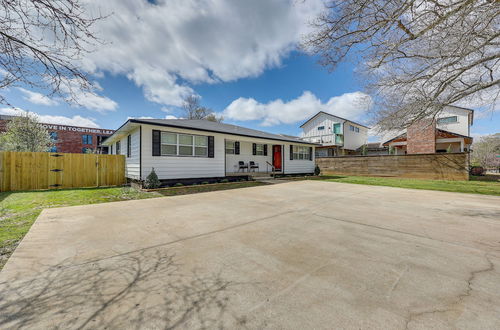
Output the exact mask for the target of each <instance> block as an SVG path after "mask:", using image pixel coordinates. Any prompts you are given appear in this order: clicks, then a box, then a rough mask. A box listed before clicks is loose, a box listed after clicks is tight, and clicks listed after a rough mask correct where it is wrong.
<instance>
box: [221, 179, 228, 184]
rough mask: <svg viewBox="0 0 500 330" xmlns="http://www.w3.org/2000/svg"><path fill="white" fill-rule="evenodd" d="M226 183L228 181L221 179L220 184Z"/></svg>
mask: <svg viewBox="0 0 500 330" xmlns="http://www.w3.org/2000/svg"><path fill="white" fill-rule="evenodd" d="M228 182H229V180H228V179H222V180H220V183H228Z"/></svg>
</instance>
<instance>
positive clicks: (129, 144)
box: [127, 135, 132, 158]
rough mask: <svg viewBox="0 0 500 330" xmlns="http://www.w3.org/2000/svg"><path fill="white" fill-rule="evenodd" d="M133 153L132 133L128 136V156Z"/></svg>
mask: <svg viewBox="0 0 500 330" xmlns="http://www.w3.org/2000/svg"><path fill="white" fill-rule="evenodd" d="M131 155H132V138H131V136H130V135H128V136H127V157H129V158H130V156H131Z"/></svg>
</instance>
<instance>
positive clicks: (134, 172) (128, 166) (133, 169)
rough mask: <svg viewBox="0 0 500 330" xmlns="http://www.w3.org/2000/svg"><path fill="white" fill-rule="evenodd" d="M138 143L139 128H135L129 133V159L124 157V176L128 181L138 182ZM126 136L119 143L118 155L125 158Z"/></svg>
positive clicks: (126, 150)
mask: <svg viewBox="0 0 500 330" xmlns="http://www.w3.org/2000/svg"><path fill="white" fill-rule="evenodd" d="M139 141H140V134H139V128H136V129H135V130H134V131H132V132H131V133H130V157H125V176H126V177H127V178H130V179H135V180H139V179H140V177H139V175H140V170H139V167H140V165H139ZM127 143H128V135H126V136H124V137H123V138H122V139H121V140H120V141H119V144H120V154H121V155H125V156H127V153H128V148H129V146H128V145H127Z"/></svg>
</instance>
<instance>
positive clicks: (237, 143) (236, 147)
mask: <svg viewBox="0 0 500 330" xmlns="http://www.w3.org/2000/svg"><path fill="white" fill-rule="evenodd" d="M234 154H235V155H239V154H240V141H235V142H234Z"/></svg>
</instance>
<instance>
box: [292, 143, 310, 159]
mask: <svg viewBox="0 0 500 330" xmlns="http://www.w3.org/2000/svg"><path fill="white" fill-rule="evenodd" d="M309 150H310V149H309V147H303V146H293V147H292V151H293V159H300V160H302V159H306V160H309V159H310V155H309Z"/></svg>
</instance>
